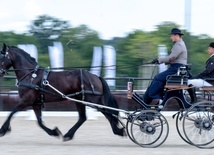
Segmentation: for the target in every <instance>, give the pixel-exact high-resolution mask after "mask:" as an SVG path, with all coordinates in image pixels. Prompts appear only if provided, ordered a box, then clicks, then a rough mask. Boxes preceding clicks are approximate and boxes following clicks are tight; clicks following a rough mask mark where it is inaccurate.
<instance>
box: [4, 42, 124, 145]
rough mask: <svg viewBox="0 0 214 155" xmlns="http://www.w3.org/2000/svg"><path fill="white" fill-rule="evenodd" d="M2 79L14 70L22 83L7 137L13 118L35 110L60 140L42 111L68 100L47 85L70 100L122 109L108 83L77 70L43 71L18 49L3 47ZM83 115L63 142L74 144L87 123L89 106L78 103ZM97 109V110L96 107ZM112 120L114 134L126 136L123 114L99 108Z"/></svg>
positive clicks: (6, 129) (43, 69) (80, 115)
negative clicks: (121, 121)
mask: <svg viewBox="0 0 214 155" xmlns="http://www.w3.org/2000/svg"><path fill="white" fill-rule="evenodd" d="M0 64H1V66H0V76H3V75H4V74H5V73H7V70H8V69H9V68H10V67H13V68H14V71H15V74H16V77H17V80H18V84H17V85H18V92H19V97H20V101H19V104H18V105H17V106H16V107H15V108H14V109H13V110H12V112H11V113H10V115H9V116H8V118H7V119H6V121H5V122H4V124H3V125H2V127H1V129H0V135H1V136H4V135H5V134H6V133H7V132H8V131H10V121H11V118H12V116H13V115H14V114H15V113H16V112H18V111H21V110H24V109H25V108H27V107H29V106H31V107H32V108H33V110H34V112H35V115H36V118H37V121H38V124H39V126H40V127H41V128H42V129H43V130H44V131H46V132H47V133H48V134H49V135H51V136H60V135H61V132H60V130H59V129H58V128H57V127H56V128H55V129H52V130H51V129H49V128H48V127H46V126H45V125H44V124H43V122H42V117H41V116H42V112H41V110H42V107H43V103H44V102H56V101H62V100H65V98H63V97H62V96H61V95H59V94H58V93H57V92H56V91H54V90H53V89H51V88H50V87H47V86H46V85H45V83H47V82H48V83H49V84H50V85H51V86H53V87H54V88H56V89H57V90H58V91H60V92H62V93H63V94H65V95H66V96H69V97H73V98H75V99H78V100H84V101H87V102H92V103H96V104H101V105H105V106H109V107H113V108H118V104H117V102H116V100H115V99H114V97H113V95H112V94H111V92H110V90H109V87H108V85H107V83H106V81H105V80H104V79H103V78H102V77H98V76H96V75H94V74H91V73H90V72H88V71H86V70H73V71H61V72H54V71H49V70H48V69H45V68H44V67H40V66H38V65H37V62H36V61H35V59H34V58H32V57H31V56H30V55H29V54H28V53H26V52H25V51H23V50H22V49H19V48H17V47H15V46H7V45H6V44H5V43H4V44H3V46H2V51H1V53H0ZM75 104H76V107H77V111H78V113H79V119H78V121H77V123H76V124H75V125H74V126H73V127H72V128H70V130H69V131H68V132H67V133H66V134H65V135H63V140H64V141H68V140H71V139H72V138H73V136H74V134H75V132H76V131H77V129H78V128H79V127H80V126H81V125H82V124H83V123H84V122H85V121H86V119H87V118H86V109H85V105H84V104H81V103H77V102H76V103H75ZM94 108H96V107H94ZM97 109H98V110H100V111H101V112H102V113H103V114H104V115H105V117H106V118H107V119H108V121H109V123H110V125H111V128H112V130H113V133H114V134H116V135H120V136H124V135H125V132H124V128H119V127H118V124H119V120H118V118H117V116H118V114H119V112H118V111H114V110H108V109H103V108H97ZM115 116H116V117H115Z"/></svg>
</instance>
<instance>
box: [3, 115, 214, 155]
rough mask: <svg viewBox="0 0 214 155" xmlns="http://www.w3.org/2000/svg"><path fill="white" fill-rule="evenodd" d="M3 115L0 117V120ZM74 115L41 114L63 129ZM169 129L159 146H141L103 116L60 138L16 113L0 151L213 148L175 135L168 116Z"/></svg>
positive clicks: (195, 154) (157, 154)
mask: <svg viewBox="0 0 214 155" xmlns="http://www.w3.org/2000/svg"><path fill="white" fill-rule="evenodd" d="M4 120H5V117H0V123H1V124H2V123H3V122H4ZM76 120H77V117H44V122H45V124H46V125H47V126H48V127H50V128H54V127H55V126H57V127H58V128H59V129H60V130H61V131H62V133H66V132H67V131H68V129H69V128H70V127H71V126H72V125H73V124H74V123H75V122H76ZM167 120H168V122H169V126H170V133H169V136H168V138H167V140H166V141H165V143H164V144H163V145H161V146H159V147H158V148H142V147H140V146H138V145H136V144H135V143H133V142H132V141H131V140H130V139H129V138H128V137H126V138H121V137H119V136H115V135H114V134H113V133H112V131H111V128H110V125H109V123H108V122H107V120H106V119H105V118H104V117H99V118H98V119H97V120H88V121H87V122H86V123H85V124H83V126H82V127H81V128H80V129H79V130H78V131H77V133H76V135H75V137H74V139H73V140H71V141H68V142H62V139H57V138H54V137H50V136H49V135H47V134H46V133H45V132H44V131H43V130H42V129H40V128H39V127H38V125H37V124H36V121H34V120H26V118H25V117H15V118H14V119H13V120H12V123H11V129H12V131H11V132H10V133H9V134H7V135H5V136H4V137H0V154H2V155H23V154H29V155H71V154H72V155H84V154H87V155H103V154H104V155H124V154H125V155H142V154H153V155H161V154H164V155H180V154H182V155H200V154H203V155H208V154H213V151H214V150H213V149H199V148H196V147H194V146H190V145H189V144H186V143H185V142H184V141H183V140H182V139H181V138H180V137H179V135H178V133H177V131H176V128H175V120H173V119H172V118H171V117H168V116H167Z"/></svg>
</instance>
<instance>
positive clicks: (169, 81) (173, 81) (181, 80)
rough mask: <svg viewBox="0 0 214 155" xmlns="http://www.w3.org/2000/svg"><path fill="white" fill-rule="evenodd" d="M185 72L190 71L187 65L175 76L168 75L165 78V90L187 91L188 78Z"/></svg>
mask: <svg viewBox="0 0 214 155" xmlns="http://www.w3.org/2000/svg"><path fill="white" fill-rule="evenodd" d="M187 70H190V66H189V65H185V66H181V67H180V68H179V69H178V71H177V73H176V74H173V75H168V76H167V77H166V85H165V88H167V89H188V88H189V87H188V77H189V73H188V71H187Z"/></svg>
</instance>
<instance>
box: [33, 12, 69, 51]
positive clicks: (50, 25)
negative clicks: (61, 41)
mask: <svg viewBox="0 0 214 155" xmlns="http://www.w3.org/2000/svg"><path fill="white" fill-rule="evenodd" d="M29 27H30V30H29V32H30V33H31V34H32V35H33V36H34V37H35V38H36V39H37V40H38V41H39V43H40V45H41V47H42V50H43V52H47V51H48V50H47V47H48V46H50V45H52V41H53V40H56V39H58V38H59V37H60V36H61V35H62V33H63V32H65V31H67V30H68V28H70V24H69V23H68V22H67V21H62V20H59V19H58V18H54V17H51V16H48V15H41V16H39V17H38V18H37V19H36V20H34V21H33V22H32V24H31V25H30V26H29Z"/></svg>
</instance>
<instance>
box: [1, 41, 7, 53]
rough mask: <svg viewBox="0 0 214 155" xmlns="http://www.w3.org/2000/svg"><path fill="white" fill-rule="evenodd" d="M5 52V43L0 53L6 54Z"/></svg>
mask: <svg viewBox="0 0 214 155" xmlns="http://www.w3.org/2000/svg"><path fill="white" fill-rule="evenodd" d="M6 52H7V45H6V44H5V43H3V45H2V51H1V53H2V54H6Z"/></svg>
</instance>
